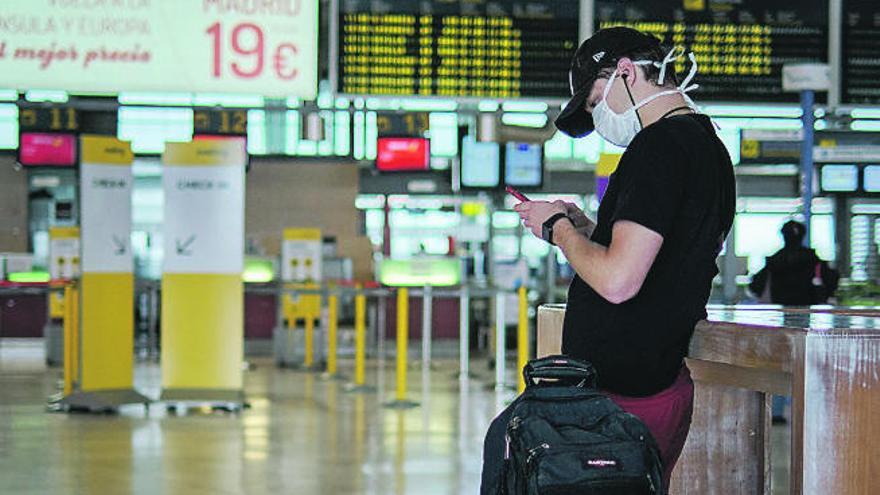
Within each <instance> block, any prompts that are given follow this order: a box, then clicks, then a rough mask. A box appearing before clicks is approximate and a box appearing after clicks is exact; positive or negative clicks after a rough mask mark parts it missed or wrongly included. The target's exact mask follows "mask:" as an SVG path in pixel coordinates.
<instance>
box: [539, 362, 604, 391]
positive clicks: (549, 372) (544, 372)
mask: <svg viewBox="0 0 880 495" xmlns="http://www.w3.org/2000/svg"><path fill="white" fill-rule="evenodd" d="M523 378H524V379H525V382H526V387H532V386H535V385H537V383H536V381H535V380H537V379H549V380H560V381H565V382H568V383H571V382H574V383H575V384H576V385H577V386H579V387H584V388H596V368H594V367H593V365H592V364H590V363H588V362H587V361H582V360H580V359H574V358H570V357H568V356H562V355H555V356H547V357H545V358H541V359H533V360H531V361H529V362H528V363H527V364H526V365H525V367H523Z"/></svg>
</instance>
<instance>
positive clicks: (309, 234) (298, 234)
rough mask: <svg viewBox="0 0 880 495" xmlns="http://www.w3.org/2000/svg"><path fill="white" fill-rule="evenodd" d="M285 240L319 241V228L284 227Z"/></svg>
mask: <svg viewBox="0 0 880 495" xmlns="http://www.w3.org/2000/svg"><path fill="white" fill-rule="evenodd" d="M284 240H285V241H320V240H321V229H310V228H292V227H291V228H287V229H284Z"/></svg>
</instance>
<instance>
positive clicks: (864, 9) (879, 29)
mask: <svg viewBox="0 0 880 495" xmlns="http://www.w3.org/2000/svg"><path fill="white" fill-rule="evenodd" d="M878 46H880V3H878V2H877V0H843V34H842V40H841V48H842V49H843V56H842V57H841V61H842V63H841V67H842V73H841V75H840V79H841V93H842V95H843V96H842V100H843V102H844V103H850V104H873V105H877V104H880V84H878V81H880V53H878V51H877V47H878Z"/></svg>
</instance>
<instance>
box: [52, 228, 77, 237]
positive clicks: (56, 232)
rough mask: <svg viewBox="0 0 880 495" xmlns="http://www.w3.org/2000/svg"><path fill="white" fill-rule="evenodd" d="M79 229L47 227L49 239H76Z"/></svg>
mask: <svg viewBox="0 0 880 495" xmlns="http://www.w3.org/2000/svg"><path fill="white" fill-rule="evenodd" d="M78 238H79V227H49V239H78Z"/></svg>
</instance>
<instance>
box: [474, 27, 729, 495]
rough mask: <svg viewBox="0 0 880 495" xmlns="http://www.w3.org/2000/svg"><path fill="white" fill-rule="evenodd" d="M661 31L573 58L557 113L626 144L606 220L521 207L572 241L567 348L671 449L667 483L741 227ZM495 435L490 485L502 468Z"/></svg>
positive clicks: (597, 40)
mask: <svg viewBox="0 0 880 495" xmlns="http://www.w3.org/2000/svg"><path fill="white" fill-rule="evenodd" d="M681 56H682V54H681V53H680V52H677V51H676V50H666V49H663V48H662V47H661V46H660V43H659V41H658V40H657V38H655V37H653V36H651V35H647V34H643V33H641V32H639V31H635V30H633V29H629V28H623V27H618V28H610V29H603V30H600V31H598V32H597V33H596V34H595V35H594V36H592V37H591V38H590V39H588V40H586V41H584V43H583V44H581V46H580V48H578V50H577V52H576V53H575V55H574V58H573V60H572V64H571V70H570V73H569V82H570V85H571V92H572V98H571V100H570V101H569V103H568V105H567V106H566V108H565V109H564V111H563V112H562V113H561V114H560V115H559V117H558V118H557V119H556V126H557V127H558V128H559V130H561V131H562V132H564V133H565V134H567V135H569V136H572V137H575V138H578V137H582V136H585V135H587V134H589V133H590V132H592V131H593V130H596V131H597V132H598V133H599V134H600V135H601V136H602V137H603V138H605V139H606V140H608V141H610V142H612V143H614V144H616V145H618V146H623V147H626V151H625V152H624V154H623V156H622V157H621V159H620V163H619V165H618V168H617V171H616V172H615V173H614V174H613V175H612V176H611V179H610V182H609V185H608V189H607V191H606V194H605V197H604V198H603V199H602V203H601V205H600V207H599V212H598V218H597V220H596V222H593V221H592V220H590V219H589V218H587V217H586V216H585V215H584V214H583V212H581V211H580V210H578V209H577V208H576V207H574V205H571V204H566V203H563V202H560V201H557V202H552V203H551V202H546V201H529V202H524V203H521V204H519V205H517V206H516V208H515V209H516V211H517V212H518V213H519V215H520V217H521V218H522V221H523V223H524V225H525V226H526V227H527V228H529V229H530V230H531V231H532V232H533V233H534V234H535V235H536V236H538V237H541V238H543V239H544V240H546V241H547V242H549V243H551V244H553V245H556V246H557V247H559V248H560V249H561V250H562V252H563V254H564V255H565V257H566V259H568V261H569V263H570V264H571V266H572V268H574V270H575V271H576V273H577V275H576V276H575V277H574V280H573V281H572V283H571V286H570V288H569V293H568V306H567V310H566V315H565V322H564V326H563V340H562V352H563V353H564V354H566V355H569V356H571V357H575V358H579V359H583V360H586V361H590V362H592V364H593V365H594V366H595V368H596V372H597V376H598V385H599V387H600V388H601V389H602V390H603V391H605V392H606V393H607V394H608V395H609V396H610V397H611V399H612V400H614V402H616V403H617V404H618V405H619V406H621V408H623V409H624V410H626V411H628V412H631V413H633V414H635V415H636V416H638V417H639V418H641V419H642V421H643V422H644V423H645V424H646V425H647V426H648V428H649V429H650V430H651V433H652V434H653V435H654V437H655V438H656V440H657V443H658V445H659V447H660V451H661V452H660V454H661V459H662V461H663V466H664V486H668V483H669V478H670V475H671V473H672V469H673V467H674V466H675V462H676V461H677V459H678V456H679V455H680V454H681V451H682V448H683V447H684V443H685V439H686V438H687V433H688V430H689V429H690V421H691V413H692V410H693V382H692V381H691V378H690V373H689V371H688V369H687V367H686V366H685V364H684V357H685V355H686V353H687V350H688V345H689V342H690V339H691V336H692V334H693V331H694V326H695V324H696V323H697V321H699V320H701V319H703V318H705V317H706V309H705V308H706V302H707V300H708V298H709V292H710V289H711V285H712V279H713V278H714V277H715V275H716V274H717V273H718V269H717V266H716V258H717V256H718V254H719V252H720V250H721V247H722V244H723V242H724V238H725V237H726V235H727V232H728V231H729V230H730V227H731V224H732V222H733V215H734V208H735V196H736V191H735V183H734V175H733V167H732V165H731V161H730V156H729V155H728V153H727V150H726V149H725V147H724V145H723V144H722V142H721V140H720V139H719V138H718V136H717V135H716V133H715V129H714V127H713V124H712V122H711V121H710V120H709V118H708V117H706V116H705V115H702V114H700V113H698V112H697V110H696V106H695V105H694V103H693V102H692V101H691V99H690V98H689V97H688V96H687V94H686V92H687V91H690V90H691V89H694V87H695V86H691V87H689V86H688V84H689V82H690V80H691V79H692V78H693V76H694V74H695V72H696V63H695V60H694V58H693V56H692V55H691V56H690V60H689V61H690V66H691V68H690V71H689V73H688V75H687V77H686V78H685V79H684V81H683V83H682V84H678V83H677V76H676V73H675V64H674V62H675V60H676V59H677V58H680V57H681ZM506 421H507V418H505V417H504V413H502V414H501V415H499V417H498V418H496V420H495V422H493V425H492V426H491V427H490V431H489V433H488V434H487V437H486V445H485V450H484V468H483V469H484V470H483V488H482V490H483V493H493V492H492V490H493V488H492V485H493V484H494V483H495V481H494V480H495V478H493V476H497V474H498V473H500V470H501V468H500V467H497V468H496V467H495V466H496V465H497V464H496V462H498V461H497V457H495V456H496V455H498V456H500V455H501V454H500V453H496V452H495V451H496V449H500V448H503V442H499V441H498V439H497V433H496V434H493V428H494V429H498V428H501V434H502V435H503V425H504V424H506Z"/></svg>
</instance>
